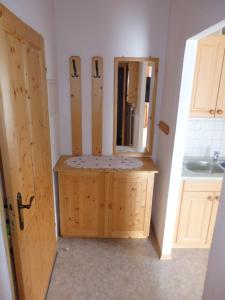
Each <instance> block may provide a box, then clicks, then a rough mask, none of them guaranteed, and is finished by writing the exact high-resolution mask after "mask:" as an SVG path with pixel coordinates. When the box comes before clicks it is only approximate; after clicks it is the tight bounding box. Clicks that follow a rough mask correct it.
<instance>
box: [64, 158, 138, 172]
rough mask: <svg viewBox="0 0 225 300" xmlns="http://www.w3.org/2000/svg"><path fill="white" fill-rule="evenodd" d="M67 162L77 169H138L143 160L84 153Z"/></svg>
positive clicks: (66, 162)
mask: <svg viewBox="0 0 225 300" xmlns="http://www.w3.org/2000/svg"><path fill="white" fill-rule="evenodd" d="M65 164H66V165H68V166H70V167H73V168H77V169H137V168H140V167H142V166H143V163H142V161H140V160H139V159H137V158H133V157H118V156H92V155H82V156H74V157H71V158H68V159H67V160H66V161H65Z"/></svg>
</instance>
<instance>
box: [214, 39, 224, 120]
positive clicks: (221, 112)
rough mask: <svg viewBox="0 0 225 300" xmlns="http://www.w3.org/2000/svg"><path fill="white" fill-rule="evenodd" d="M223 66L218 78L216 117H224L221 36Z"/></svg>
mask: <svg viewBox="0 0 225 300" xmlns="http://www.w3.org/2000/svg"><path fill="white" fill-rule="evenodd" d="M223 45H224V46H223V53H224V58H223V67H222V73H221V78H220V86H219V93H218V99H217V105H216V117H223V118H224V117H225V36H224V37H223Z"/></svg>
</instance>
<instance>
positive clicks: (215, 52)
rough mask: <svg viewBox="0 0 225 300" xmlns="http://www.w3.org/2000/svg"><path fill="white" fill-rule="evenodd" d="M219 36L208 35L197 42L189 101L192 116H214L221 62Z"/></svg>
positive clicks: (222, 49) (221, 52)
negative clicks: (191, 92)
mask: <svg viewBox="0 0 225 300" xmlns="http://www.w3.org/2000/svg"><path fill="white" fill-rule="evenodd" d="M220 39H221V36H210V37H207V38H204V39H202V40H200V42H199V44H198V50H197V57H196V66H195V76H194V85H193V94H192V103H191V116H192V117H195V116H197V117H215V114H216V103H217V95H218V91H219V84H220V76H221V70H222V64H223V56H224V46H223V45H221V43H220Z"/></svg>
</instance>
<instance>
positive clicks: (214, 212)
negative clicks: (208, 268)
mask: <svg viewBox="0 0 225 300" xmlns="http://www.w3.org/2000/svg"><path fill="white" fill-rule="evenodd" d="M219 200H220V193H218V192H216V193H214V198H213V207H212V211H211V217H210V223H209V230H208V235H207V245H208V247H209V248H210V247H211V243H212V238H213V232H214V228H215V224H216V217H217V212H218V207H219Z"/></svg>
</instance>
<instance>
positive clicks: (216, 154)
mask: <svg viewBox="0 0 225 300" xmlns="http://www.w3.org/2000/svg"><path fill="white" fill-rule="evenodd" d="M219 155H220V153H219V152H218V151H215V152H214V154H213V161H218V159H219Z"/></svg>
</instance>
